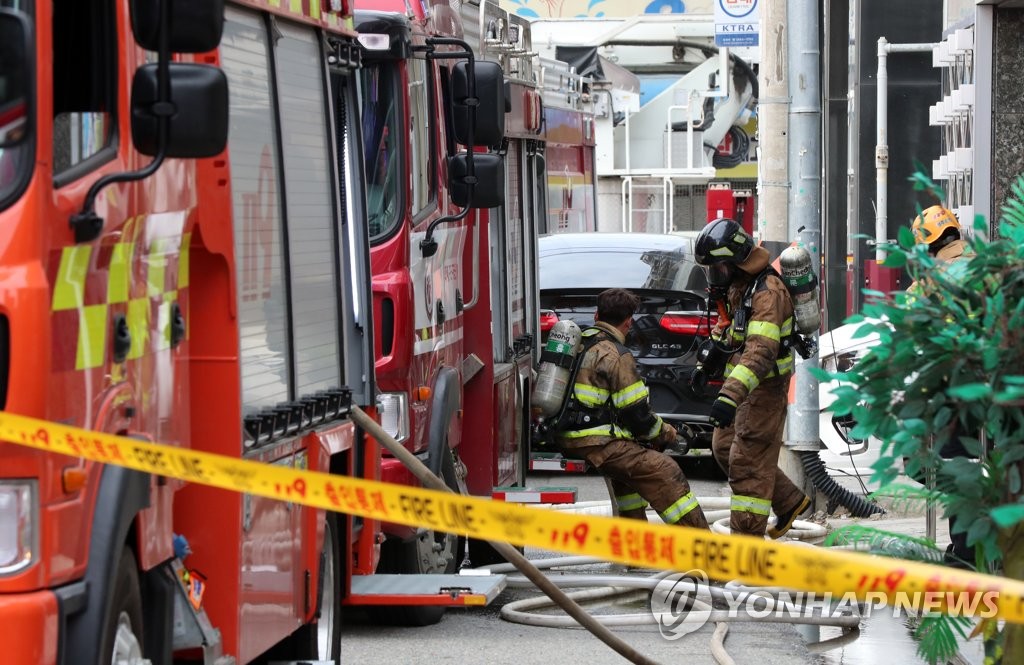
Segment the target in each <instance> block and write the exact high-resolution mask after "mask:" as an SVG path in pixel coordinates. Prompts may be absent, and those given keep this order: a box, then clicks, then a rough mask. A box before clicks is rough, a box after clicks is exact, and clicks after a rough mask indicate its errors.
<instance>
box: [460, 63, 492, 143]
mask: <svg viewBox="0 0 1024 665" xmlns="http://www.w3.org/2000/svg"><path fill="white" fill-rule="evenodd" d="M469 65H470V63H469V62H466V61H462V62H458V63H456V64H455V66H454V67H453V68H452V114H453V117H454V123H453V125H454V130H455V140H456V141H458V142H459V143H461V144H462V145H467V146H469V145H472V146H498V145H500V144H501V140H502V139H503V138H505V76H504V74H503V73H502V71H501V65H499V64H498V63H496V62H490V61H488V60H478V61H476V62H474V63H473V72H474V76H473V83H474V85H473V88H474V90H473V93H474V94H473V95H470V80H469V71H470V66H469ZM474 97H475V101H474ZM474 111H475V113H474ZM471 114H473V115H474V122H473V123H472V125H473V129H472V136H470V131H471V130H470V124H471V123H470V115H471Z"/></svg>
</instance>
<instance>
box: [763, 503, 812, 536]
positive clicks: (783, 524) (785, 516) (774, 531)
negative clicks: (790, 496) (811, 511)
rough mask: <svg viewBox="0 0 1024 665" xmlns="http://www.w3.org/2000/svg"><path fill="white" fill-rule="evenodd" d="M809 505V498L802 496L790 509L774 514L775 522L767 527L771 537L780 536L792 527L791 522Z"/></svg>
mask: <svg viewBox="0 0 1024 665" xmlns="http://www.w3.org/2000/svg"><path fill="white" fill-rule="evenodd" d="M810 507H811V498H810V497H808V496H804V498H802V499H801V500H800V503H798V504H797V505H796V506H795V507H794V508H793V509H792V510H787V511H783V512H781V513H779V514H778V515H776V516H775V524H773V525H772V526H770V527H768V535H769V536H770V537H771V538H781V537H782V536H784V535H786V532H787V531H789V530H790V529H792V528H793V522H795V521H796V518H797V517H799V516H800V515H802V514H803V513H804V512H806V511H807V509H808V508H810Z"/></svg>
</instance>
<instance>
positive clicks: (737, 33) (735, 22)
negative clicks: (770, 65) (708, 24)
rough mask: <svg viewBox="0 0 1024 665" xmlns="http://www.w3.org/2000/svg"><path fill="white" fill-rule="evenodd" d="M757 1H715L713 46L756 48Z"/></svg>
mask: <svg viewBox="0 0 1024 665" xmlns="http://www.w3.org/2000/svg"><path fill="white" fill-rule="evenodd" d="M760 22H761V16H760V11H759V10H758V0H715V46H720V47H738V46H757V45H758V30H759V28H760Z"/></svg>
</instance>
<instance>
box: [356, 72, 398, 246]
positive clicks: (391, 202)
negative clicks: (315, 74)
mask: <svg viewBox="0 0 1024 665" xmlns="http://www.w3.org/2000/svg"><path fill="white" fill-rule="evenodd" d="M360 80H361V82H362V93H363V94H362V97H363V140H364V141H365V146H364V149H363V150H364V160H363V163H364V164H365V165H366V212H367V217H368V219H369V225H370V240H371V242H373V241H376V240H382V239H383V238H385V237H387V236H389V235H391V232H392V231H393V230H394V229H395V228H396V227H397V226H398V222H399V220H400V219H401V214H400V212H401V208H402V196H401V192H402V190H401V188H400V184H401V169H400V165H401V162H400V159H399V145H400V144H399V141H400V140H401V129H400V127H399V124H398V118H399V113H398V109H397V104H398V102H397V100H398V95H397V94H396V92H397V90H398V85H397V71H396V68H395V67H394V65H393V64H390V63H370V64H368V65H367V66H365V67H364V68H363V69H362V71H361V72H360Z"/></svg>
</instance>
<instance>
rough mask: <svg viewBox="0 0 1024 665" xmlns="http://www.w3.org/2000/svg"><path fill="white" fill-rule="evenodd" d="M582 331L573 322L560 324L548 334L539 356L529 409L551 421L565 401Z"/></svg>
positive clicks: (567, 321) (564, 321) (561, 322)
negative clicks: (537, 410) (535, 381)
mask: <svg viewBox="0 0 1024 665" xmlns="http://www.w3.org/2000/svg"><path fill="white" fill-rule="evenodd" d="M582 338H583V337H582V331H581V330H580V327H579V326H578V325H576V323H575V322H574V321H569V320H563V321H559V322H558V323H556V324H555V325H554V327H552V328H551V331H550V332H549V333H548V341H547V343H546V344H545V345H544V351H543V352H542V353H541V355H540V360H541V363H540V371H539V372H538V373H537V384H536V386H534V389H533V396H532V397H531V403H530V406H531V407H532V408H534V409H539V410H540V412H541V415H543V416H544V417H545V418H550V417H551V416H554V415H556V414H557V413H558V411H559V409H561V408H562V402H563V401H564V400H565V393H566V390H568V387H569V379H570V377H571V374H572V363H573V360H574V359H575V358H576V354H577V353H578V352H579V349H580V340H581V339H582Z"/></svg>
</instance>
